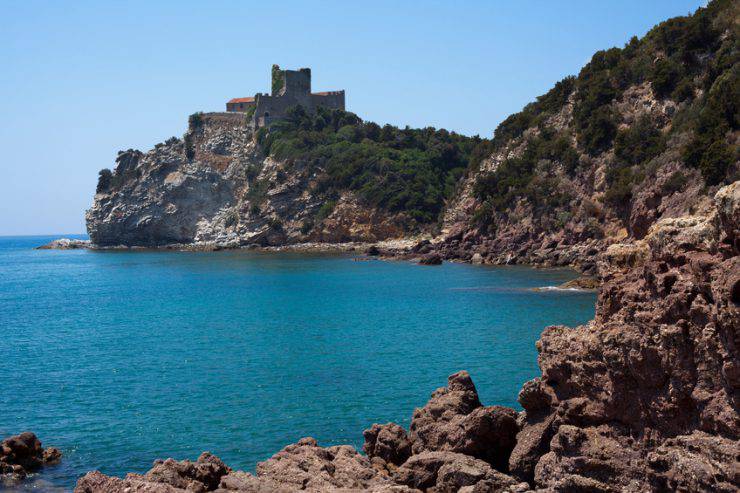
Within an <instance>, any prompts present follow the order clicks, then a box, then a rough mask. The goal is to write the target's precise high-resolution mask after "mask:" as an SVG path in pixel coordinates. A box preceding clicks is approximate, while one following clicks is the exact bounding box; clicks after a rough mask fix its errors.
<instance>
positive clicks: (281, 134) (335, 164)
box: [256, 106, 486, 224]
mask: <svg viewBox="0 0 740 493" xmlns="http://www.w3.org/2000/svg"><path fill="white" fill-rule="evenodd" d="M256 140H257V142H258V143H259V144H260V146H261V148H262V149H263V151H264V152H265V153H267V154H269V155H272V156H274V157H275V158H278V159H281V160H285V161H288V162H290V161H293V160H301V161H302V162H305V163H306V164H307V165H308V166H309V167H310V168H311V169H313V170H316V171H317V175H318V176H319V177H320V178H319V179H318V180H317V182H316V183H315V187H314V190H313V192H314V193H316V194H318V195H322V196H323V197H324V198H326V200H333V199H334V198H336V197H338V196H339V195H340V194H341V192H343V191H348V190H349V191H353V192H355V193H356V194H357V195H358V196H359V198H360V199H361V200H362V201H363V202H364V203H365V204H367V205H369V206H373V207H378V208H381V209H384V210H388V211H392V212H401V211H403V212H405V213H406V215H407V216H408V217H410V218H411V219H412V221H413V222H415V223H416V224H429V223H432V222H434V221H436V220H437V219H438V217H439V213H440V212H441V210H442V207H443V206H444V201H445V199H446V198H448V197H449V196H450V195H451V194H452V193H453V191H454V186H455V181H456V179H457V178H459V177H460V176H462V174H463V172H464V171H465V169H466V168H467V167H468V166H469V164H470V161H471V157H473V150H474V149H475V148H476V147H477V146H479V145H481V144H482V143H484V142H486V141H485V140H482V139H480V138H478V137H465V136H462V135H458V134H456V133H454V132H448V131H446V130H444V129H442V130H436V129H434V128H423V129H411V128H408V127H406V128H403V129H399V128H397V127H393V126H390V125H385V126H383V127H382V128H381V127H379V126H378V125H376V124H371V123H366V122H363V121H362V120H361V119H360V118H358V117H357V115H354V114H352V113H348V112H345V111H340V110H328V109H326V108H319V109H318V110H317V111H316V113H315V114H309V113H308V112H306V111H305V109H304V108H302V107H301V106H295V107H292V108H290V109H288V111H287V112H286V118H285V119H284V120H281V121H278V122H275V123H274V124H273V125H271V126H270V128H269V129H268V130H265V129H260V131H258V132H257V135H256ZM475 157H476V159H482V151H479V153H478V154H476V156H475ZM318 171H321V172H318ZM329 212H331V211H329Z"/></svg>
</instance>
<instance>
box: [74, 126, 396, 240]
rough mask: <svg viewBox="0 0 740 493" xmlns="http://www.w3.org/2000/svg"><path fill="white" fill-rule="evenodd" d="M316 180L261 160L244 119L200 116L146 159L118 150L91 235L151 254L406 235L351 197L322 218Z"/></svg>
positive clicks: (302, 170) (104, 175) (294, 165)
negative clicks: (163, 249)
mask: <svg viewBox="0 0 740 493" xmlns="http://www.w3.org/2000/svg"><path fill="white" fill-rule="evenodd" d="M287 166H290V170H289V172H286V167H287ZM317 178H319V173H317V171H316V170H315V169H310V168H309V167H308V166H306V165H305V163H303V162H301V161H296V162H290V163H288V162H286V161H281V160H277V159H273V158H272V157H270V156H268V155H265V153H264V152H263V150H262V149H261V148H260V146H259V145H258V144H257V143H256V142H255V140H254V135H253V132H252V131H251V130H250V128H249V127H248V126H247V125H246V120H245V119H244V115H241V114H237V113H211V114H197V115H195V116H194V117H193V118H191V121H190V126H189V128H188V131H187V133H186V134H185V137H184V138H183V139H177V138H174V137H173V138H172V139H169V140H167V141H166V142H164V143H162V144H158V145H157V146H155V148H154V149H152V150H151V151H149V152H147V153H142V152H140V151H136V150H128V151H122V152H120V153H119V155H118V158H117V159H116V167H115V169H114V171H113V172H110V171H107V170H103V171H102V172H101V179H100V183H99V185H98V191H97V193H96V195H95V200H94V203H93V206H92V208H91V209H90V210H88V211H87V215H86V219H87V227H88V233H89V234H90V239H91V240H92V242H93V244H95V245H97V246H117V245H124V246H147V247H152V246H164V245H181V246H186V245H187V246H196V247H197V246H201V247H213V246H217V247H239V246H244V245H249V244H259V245H279V244H286V243H296V242H307V241H327V242H344V241H377V240H382V239H386V238H391V237H398V236H402V234H403V233H404V230H403V229H402V228H401V227H399V225H398V224H399V221H396V220H395V219H396V218H395V217H394V215H393V214H387V213H383V212H381V211H379V210H377V209H373V208H367V207H362V206H361V205H360V204H359V203H358V200H357V197H356V196H354V195H353V194H352V193H350V192H348V193H344V194H342V195H341V196H339V197H337V198H336V201H335V203H334V205H333V207H332V208H331V209H328V210H327V208H326V207H325V204H326V202H325V201H324V200H323V199H322V197H319V196H317V195H316V194H313V193H311V189H312V187H313V186H314V185H315V182H316V180H317ZM319 212H321V213H322V216H321V217H320V221H315V218H316V216H317V215H319ZM314 223H316V224H314Z"/></svg>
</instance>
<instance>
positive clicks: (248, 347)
mask: <svg viewBox="0 0 740 493" xmlns="http://www.w3.org/2000/svg"><path fill="white" fill-rule="evenodd" d="M46 241H48V239H47V238H40V237H34V238H29V237H25V238H0V327H2V332H3V338H2V342H0V361H2V365H0V378H2V381H3V382H4V385H3V390H2V394H1V395H0V434H2V435H3V436H5V435H9V434H11V433H17V432H20V431H23V430H26V429H28V430H33V431H35V432H36V433H37V434H38V435H39V437H40V438H41V440H42V441H43V442H44V444H45V445H54V446H57V447H59V448H61V449H62V451H63V453H64V454H65V457H64V460H63V462H62V464H61V465H60V466H58V467H54V468H50V469H49V470H47V471H46V472H44V473H42V474H41V475H39V479H40V480H43V481H48V482H50V483H52V484H54V485H57V486H60V487H62V488H65V489H71V487H72V486H73V485H74V482H75V481H76V479H77V477H78V476H79V475H81V474H84V473H85V472H86V471H88V470H91V469H95V468H97V469H100V470H101V471H102V472H104V473H106V474H116V475H123V474H124V473H125V472H127V471H138V472H143V471H145V470H146V469H147V468H148V467H149V466H150V465H151V462H152V460H154V459H155V458H160V457H162V458H164V457H175V458H178V459H183V458H192V459H194V458H195V457H197V456H198V455H199V454H200V452H201V451H203V450H209V451H211V452H213V453H215V454H216V455H219V456H220V457H221V458H222V459H223V460H224V461H225V462H227V463H228V464H229V465H231V466H232V467H237V468H244V469H253V467H254V464H255V463H256V462H257V461H260V460H264V459H266V458H267V457H269V456H270V455H272V454H273V453H274V452H276V451H278V450H279V449H280V448H281V447H283V446H284V445H286V444H288V443H291V442H294V441H296V440H298V439H299V438H301V437H303V436H313V437H315V438H316V439H317V440H319V443H320V444H322V445H333V444H339V443H349V444H351V445H354V446H355V447H357V448H360V447H361V445H362V430H363V429H365V428H367V427H369V426H370V425H371V424H372V423H373V422H383V423H385V422H388V421H395V422H398V423H399V424H401V425H403V426H408V423H409V420H410V417H411V414H412V412H413V409H414V407H417V406H422V405H423V404H424V403H425V402H426V400H427V399H428V397H429V394H430V393H431V392H432V391H433V390H434V389H435V388H437V387H440V386H443V385H444V384H445V383H446V377H447V375H449V374H451V373H453V372H455V371H457V370H460V369H467V370H468V371H469V372H470V374H471V376H472V377H473V380H474V381H475V383H476V385H477V387H478V390H479V393H480V397H481V400H482V401H483V403H484V404H486V405H492V404H500V405H506V406H513V407H516V408H517V409H518V408H519V406H518V404H517V402H516V395H517V393H518V391H519V389H520V388H521V384H522V383H524V382H525V381H526V380H528V379H530V378H532V377H534V376H536V375H537V374H538V373H539V371H538V369H537V363H536V360H537V353H536V350H535V347H534V343H535V341H536V340H537V339H538V337H539V334H540V333H541V331H542V329H543V328H544V327H546V326H547V325H553V324H565V325H577V324H580V323H584V322H586V321H588V320H590V319H591V318H592V317H593V313H594V304H595V293H591V292H580V291H560V290H547V291H534V290H533V288H538V287H544V286H556V285H559V284H561V283H563V282H565V281H567V280H570V279H573V278H574V277H576V274H575V273H574V272H572V271H570V270H566V269H556V270H555V269H554V270H543V269H532V268H528V267H488V266H471V265H467V264H454V263H445V264H443V265H442V266H428V267H427V266H418V265H415V264H412V263H409V262H383V261H367V262H356V261H354V260H353V255H349V254H332V255H328V254H309V253H300V254H298V253H287V252H281V253H260V252H242V251H226V252H213V253H196V252H94V251H37V250H33V249H32V248H33V247H34V246H37V245H40V244H42V243H45V242H46Z"/></svg>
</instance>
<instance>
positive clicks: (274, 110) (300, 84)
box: [226, 65, 344, 127]
mask: <svg viewBox="0 0 740 493" xmlns="http://www.w3.org/2000/svg"><path fill="white" fill-rule="evenodd" d="M299 104H300V105H301V106H303V107H304V108H305V109H306V110H307V111H309V112H313V111H316V108H318V107H319V106H323V107H326V108H330V109H339V110H344V91H329V92H311V69H310V68H302V69H300V70H281V69H280V67H279V66H278V65H273V66H272V93H271V94H261V93H257V94H255V95H254V97H253V98H234V99H232V100H230V101H228V102H227V103H226V111H235V112H242V113H246V114H247V115H248V116H249V118H250V121H251V124H252V125H253V126H254V127H263V126H265V125H268V124H269V123H271V122H273V121H275V120H278V119H280V118H283V117H284V116H285V111H286V110H287V109H288V108H290V107H291V106H296V105H299Z"/></svg>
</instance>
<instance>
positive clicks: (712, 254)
mask: <svg viewBox="0 0 740 493" xmlns="http://www.w3.org/2000/svg"><path fill="white" fill-rule="evenodd" d="M714 202H715V205H714V206H712V208H711V210H710V213H709V214H708V215H706V216H685V217H681V218H670V219H663V220H660V221H658V222H657V223H656V224H654V225H653V226H652V227H651V228H650V230H649V231H648V233H647V234H646V235H645V238H644V239H643V240H639V241H635V242H630V243H625V244H614V245H612V246H610V247H609V248H608V249H607V250H606V251H605V252H604V253H603V254H602V255H601V256H600V258H599V269H598V272H599V275H600V282H601V289H600V292H599V297H598V303H597V308H596V317H595V319H594V320H593V321H592V322H591V323H589V324H587V325H584V326H581V327H577V328H574V329H572V328H567V327H549V328H547V329H546V330H545V331H544V332H543V334H542V337H541V339H540V341H539V342H538V344H537V350H538V351H539V365H540V369H541V371H542V375H541V376H540V377H538V378H535V379H533V380H531V381H529V382H527V383H525V384H524V386H523V388H522V390H521V392H520V394H519V402H520V404H521V405H522V407H523V408H524V410H523V411H522V412H519V413H517V412H516V411H515V410H513V409H510V408H505V407H501V406H484V405H483V404H481V402H480V400H479V398H478V394H477V392H476V389H475V386H474V385H473V382H472V380H471V378H470V376H469V375H468V374H467V372H464V371H462V372H459V373H456V374H454V375H452V376H450V377H449V379H448V384H447V386H446V387H443V388H440V389H438V390H436V391H435V392H434V393H433V394H432V396H431V399H430V400H429V402H428V403H427V404H426V406H424V407H423V408H420V409H417V410H416V411H414V413H413V417H412V420H411V425H410V427H409V429H408V430H406V429H404V428H403V427H401V426H399V425H397V424H394V423H387V424H374V425H373V426H372V427H371V428H369V429H367V430H365V432H364V438H365V444H364V447H363V450H364V452H365V454H366V455H361V454H360V453H358V452H357V451H356V450H355V449H354V448H353V447H351V446H346V445H343V446H333V447H326V448H324V447H320V446H319V445H318V444H317V443H316V441H315V440H314V439H312V438H304V439H302V440H300V441H299V442H297V443H296V444H293V445H288V446H287V447H285V448H284V449H283V450H281V451H280V452H278V453H277V454H275V455H274V456H273V457H272V458H270V459H268V460H267V461H265V462H262V463H260V464H258V465H257V468H256V472H255V473H254V474H253V473H248V472H243V471H234V470H232V469H230V468H229V467H228V466H226V465H225V464H223V463H222V462H221V461H220V460H219V459H217V458H216V457H215V456H213V455H211V454H208V453H204V454H203V455H201V457H200V458H198V460H197V461H196V462H190V461H182V462H177V461H174V460H172V459H168V460H166V461H157V462H155V464H154V467H153V468H152V469H151V470H150V471H149V472H147V473H146V474H144V475H138V474H129V475H128V476H127V477H126V478H124V479H120V478H114V477H108V476H105V475H102V474H101V473H99V472H91V473H88V474H87V475H86V476H85V477H83V478H81V479H80V481H79V482H78V484H77V488H76V490H75V491H77V492H79V493H82V492H87V493H95V492H104V491H105V492H125V491H150V492H160V491H161V492H175V491H224V492H225V491H251V492H266V491H286V492H287V491H375V492H381V491H398V492H401V491H436V492H442V491H445V492H446V491H466V492H497V491H498V492H524V491H543V492H544V491H547V492H573V491H583V492H593V491H597V492H618V491H622V492H635V493H636V492H644V491H707V492H709V491H715V492H716V491H721V492H734V491H737V489H738V488H740V474H738V471H740V462H738V449H737V444H738V440H739V439H740V414H738V405H739V404H740V399H739V394H738V391H740V350H739V348H738V328H740V256H739V255H740V181H739V182H735V183H733V184H732V185H729V186H727V187H724V188H722V189H721V190H720V191H719V192H718V193H717V194H716V196H715V201H714Z"/></svg>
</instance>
